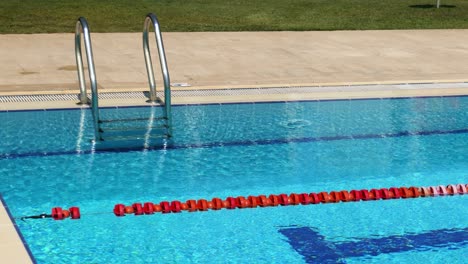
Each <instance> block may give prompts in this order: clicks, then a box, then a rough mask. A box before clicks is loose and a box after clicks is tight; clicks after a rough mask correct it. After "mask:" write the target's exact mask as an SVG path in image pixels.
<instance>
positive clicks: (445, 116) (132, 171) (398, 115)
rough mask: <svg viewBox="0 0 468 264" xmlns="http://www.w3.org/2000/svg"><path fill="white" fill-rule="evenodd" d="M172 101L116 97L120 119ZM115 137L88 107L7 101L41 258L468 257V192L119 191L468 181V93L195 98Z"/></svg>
mask: <svg viewBox="0 0 468 264" xmlns="http://www.w3.org/2000/svg"><path fill="white" fill-rule="evenodd" d="M160 110H161V109H160V108H150V107H135V108H108V109H103V110H102V112H101V114H102V115H107V116H109V117H117V116H118V117H120V118H122V117H126V116H132V117H134V116H147V115H148V113H149V112H151V111H160ZM173 117H174V140H173V143H172V144H168V145H166V146H165V147H164V148H156V149H153V150H129V149H118V150H112V151H106V150H99V146H98V147H96V146H93V144H92V142H91V139H92V137H93V130H92V123H91V115H90V112H89V111H88V110H55V111H17V112H1V113H0V122H1V124H2V128H3V129H2V130H1V131H0V136H1V138H2V141H1V143H0V153H1V154H0V175H2V178H3V180H2V181H1V182H0V192H1V193H2V195H3V197H4V199H5V201H6V203H7V204H8V206H9V207H10V210H11V212H12V214H13V215H14V216H16V217H18V216H23V215H34V214H40V213H42V212H47V213H48V212H49V210H50V208H52V207H56V206H61V207H64V208H68V207H70V206H79V207H80V208H81V213H82V219H80V220H77V221H71V220H69V219H67V220H64V221H53V220H51V219H40V220H27V221H24V222H23V221H17V224H18V226H19V227H20V230H21V232H22V234H23V236H24V237H25V240H26V241H27V243H28V245H29V247H30V249H31V251H32V252H33V255H34V257H35V259H36V260H37V261H38V262H39V263H61V262H72V263H76V262H81V263H145V262H146V263H148V262H150V263H151V262H155V263H174V262H176V263H220V262H222V263H336V262H346V263H358V262H362V261H366V262H370V263H382V262H385V263H388V262H390V263H401V262H410V261H411V262H414V263H423V262H424V263H436V262H446V260H447V259H450V260H453V262H454V263H457V262H458V263H462V262H463V257H464V256H466V255H467V254H468V245H467V241H468V230H467V228H468V226H467V223H468V216H467V214H466V213H464V212H466V211H467V206H468V204H467V199H468V198H467V196H466V195H465V196H447V197H439V198H420V199H407V200H404V199H398V200H388V201H374V202H357V203H334V204H317V205H309V206H286V207H266V208H261V209H260V208H259V209H243V210H240V209H239V210H238V209H236V210H220V211H208V212H199V213H186V212H184V213H181V214H164V215H163V214H155V215H150V216H132V215H129V216H126V217H119V218H117V217H115V216H114V215H113V214H112V208H113V206H114V204H117V203H125V204H131V203H133V202H146V201H152V202H159V201H164V200H167V201H171V200H180V201H185V200H187V199H199V198H205V199H206V198H213V197H220V198H222V199H224V198H226V197H228V196H234V197H236V196H241V195H242V196H248V195H259V194H266V195H268V194H271V193H275V194H279V193H293V192H297V193H304V192H307V193H309V192H321V191H332V190H343V189H344V190H351V189H364V188H366V189H371V188H376V187H387V188H388V187H391V186H413V185H414V186H429V185H446V184H454V183H467V182H468V151H467V149H468V126H467V125H468V97H434V98H404V99H373V100H334V101H310V102H282V103H248V104H224V105H193V106H178V107H174V108H173Z"/></svg>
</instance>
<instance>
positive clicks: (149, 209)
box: [143, 202, 154, 214]
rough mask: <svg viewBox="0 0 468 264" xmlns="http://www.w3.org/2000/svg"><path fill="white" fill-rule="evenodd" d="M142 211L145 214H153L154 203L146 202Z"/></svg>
mask: <svg viewBox="0 0 468 264" xmlns="http://www.w3.org/2000/svg"><path fill="white" fill-rule="evenodd" d="M143 213H145V214H154V204H153V203H150V202H146V203H144V204H143Z"/></svg>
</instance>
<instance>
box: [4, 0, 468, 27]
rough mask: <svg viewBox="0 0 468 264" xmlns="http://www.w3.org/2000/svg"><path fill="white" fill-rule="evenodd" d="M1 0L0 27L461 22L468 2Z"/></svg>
mask: <svg viewBox="0 0 468 264" xmlns="http://www.w3.org/2000/svg"><path fill="white" fill-rule="evenodd" d="M441 3H442V6H441V8H440V9H436V8H435V4H436V0H1V1H0V33H51V32H73V31H74V24H75V20H76V19H77V18H78V17H79V16H84V17H86V18H87V19H88V22H89V24H90V27H91V30H92V32H135V31H138V32H139V31H141V30H142V25H143V20H144V16H145V15H146V13H148V12H153V13H155V14H156V15H157V16H158V17H159V20H160V23H161V26H162V29H163V31H269V30H364V29H444V28H468V1H467V0H441Z"/></svg>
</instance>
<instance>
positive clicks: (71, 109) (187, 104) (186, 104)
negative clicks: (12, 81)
mask: <svg viewBox="0 0 468 264" xmlns="http://www.w3.org/2000/svg"><path fill="white" fill-rule="evenodd" d="M451 97H468V95H440V96H434V95H429V96H403V97H378V98H377V97H376V98H342V99H336V98H334V99H308V100H280V101H251V102H220V103H193V104H189V103H185V104H173V105H172V107H181V106H201V105H236V104H239V105H244V104H274V103H283V104H284V103H307V102H341V101H371V100H410V99H428V98H451ZM162 106H163V105H131V106H102V107H99V109H120V108H122V109H125V108H147V107H162ZM90 109H91V108H90V107H86V106H85V107H76V108H72V107H65V108H38V109H15V110H0V113H5V112H11V113H14V112H42V111H77V110H90Z"/></svg>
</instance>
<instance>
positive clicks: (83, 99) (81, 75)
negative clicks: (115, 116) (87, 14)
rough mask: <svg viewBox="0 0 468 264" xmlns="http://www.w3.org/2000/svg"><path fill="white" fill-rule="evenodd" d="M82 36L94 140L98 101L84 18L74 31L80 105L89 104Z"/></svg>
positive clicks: (86, 23) (97, 125)
mask: <svg viewBox="0 0 468 264" xmlns="http://www.w3.org/2000/svg"><path fill="white" fill-rule="evenodd" d="M82 33H83V36H84V46H85V50H86V60H87V61H88V73H89V80H90V83H91V108H92V113H93V120H94V132H95V136H96V139H99V138H100V136H99V134H100V133H99V99H98V90H97V83H96V72H95V70H94V59H93V50H92V47H91V36H90V34H89V26H88V22H87V21H86V19H85V18H84V17H80V18H78V21H77V22H76V30H75V57H76V66H77V71H78V80H79V83H80V104H89V103H90V102H89V100H88V96H87V94H86V82H85V78H84V69H83V58H82V54H81V34H82Z"/></svg>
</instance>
